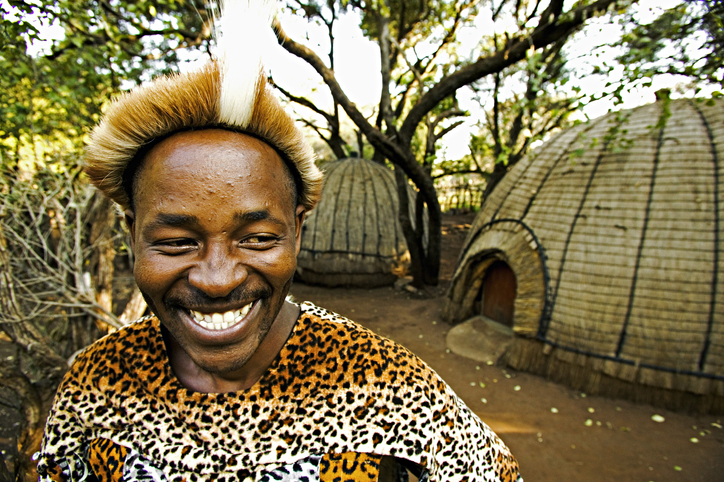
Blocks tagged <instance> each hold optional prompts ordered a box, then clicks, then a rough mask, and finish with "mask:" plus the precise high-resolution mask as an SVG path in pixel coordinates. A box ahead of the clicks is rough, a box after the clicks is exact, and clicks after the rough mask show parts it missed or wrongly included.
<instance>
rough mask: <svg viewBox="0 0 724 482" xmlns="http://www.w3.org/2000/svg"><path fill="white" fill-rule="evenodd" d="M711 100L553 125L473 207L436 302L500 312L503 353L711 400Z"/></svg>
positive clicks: (716, 295)
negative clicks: (551, 134)
mask: <svg viewBox="0 0 724 482" xmlns="http://www.w3.org/2000/svg"><path fill="white" fill-rule="evenodd" d="M722 169H724V102H721V101H717V102H712V101H709V102H708V103H707V102H699V101H695V100H673V101H669V100H661V101H658V102H656V103H654V104H650V105H647V106H643V107H639V108H637V109H633V110H628V111H622V112H619V113H612V114H609V115H607V116H604V117H601V118H599V119H596V120H594V121H591V122H589V123H586V124H581V125H578V126H576V127H574V128H572V129H569V130H567V131H564V132H563V133H561V134H560V135H558V136H557V137H555V138H554V139H552V140H551V141H549V142H548V143H547V144H545V145H544V146H542V147H541V148H539V149H538V150H536V151H535V152H534V153H533V154H531V155H529V156H528V157H527V158H525V159H523V160H521V161H520V162H519V163H518V164H517V165H516V166H514V167H513V168H512V169H511V171H510V172H509V173H508V174H507V175H506V177H505V178H504V179H503V180H502V181H501V183H500V184H499V185H498V186H497V188H496V189H495V190H494V192H493V193H492V194H491V196H490V197H489V199H488V200H487V201H486V202H485V205H484V206H483V209H482V211H481V212H480V213H479V215H478V216H477V217H476V219H475V221H474V224H473V226H472V228H471V232H470V234H469V237H468V239H467V241H466V243H465V246H464V248H463V251H462V253H461V255H460V259H459V260H458V265H457V267H456V271H455V274H454V276H453V279H452V281H451V286H450V290H449V293H448V300H447V303H446V306H445V309H444V316H445V317H446V318H447V320H448V321H450V322H453V323H456V322H461V321H463V320H466V319H467V318H470V317H472V316H475V315H480V314H482V315H485V316H487V317H488V318H493V319H496V320H497V321H499V322H501V323H503V324H508V325H509V326H510V327H512V329H513V330H514V332H515V334H516V341H515V343H514V344H513V345H512V347H511V348H510V349H509V350H508V352H507V354H506V355H505V356H504V360H505V361H506V362H507V364H508V365H510V366H512V367H514V368H517V369H521V370H525V371H531V372H534V373H538V374H543V375H546V376H548V377H550V378H552V379H555V380H556V381H560V382H564V383H566V384H568V385H570V386H573V387H575V388H578V389H581V390H584V391H587V392H589V393H600V394H607V395H612V396H616V397H625V398H631V399H635V400H638V401H641V402H646V403H653V404H658V405H665V406H668V407H670V408H680V409H681V408H683V409H696V410H700V411H714V412H722V411H724V270H722V272H720V268H724V256H723V255H722V254H723V253H722V248H723V247H724V237H723V236H722V228H723V227H724V224H722V221H721V220H720V219H721V217H722V208H723V207H724V202H723V201H724V198H723V196H724V189H722V179H724V177H720V173H721V171H722Z"/></svg>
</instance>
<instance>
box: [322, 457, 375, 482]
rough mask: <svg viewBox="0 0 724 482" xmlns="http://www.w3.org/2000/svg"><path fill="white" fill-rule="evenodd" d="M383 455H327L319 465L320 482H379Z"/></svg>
mask: <svg viewBox="0 0 724 482" xmlns="http://www.w3.org/2000/svg"><path fill="white" fill-rule="evenodd" d="M381 460H382V456H381V455H370V454H358V453H356V452H345V453H343V454H327V455H325V456H324V457H322V460H321V462H320V464H319V482H377V480H378V479H379V475H380V461H381Z"/></svg>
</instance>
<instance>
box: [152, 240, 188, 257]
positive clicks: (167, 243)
mask: <svg viewBox="0 0 724 482" xmlns="http://www.w3.org/2000/svg"><path fill="white" fill-rule="evenodd" d="M154 244H155V245H156V247H157V248H159V249H160V250H162V251H164V252H167V253H170V254H176V253H184V252H186V251H188V250H190V249H194V248H196V246H197V245H198V243H197V242H196V241H194V240H193V239H188V238H179V239H164V240H161V241H158V242H156V243H154Z"/></svg>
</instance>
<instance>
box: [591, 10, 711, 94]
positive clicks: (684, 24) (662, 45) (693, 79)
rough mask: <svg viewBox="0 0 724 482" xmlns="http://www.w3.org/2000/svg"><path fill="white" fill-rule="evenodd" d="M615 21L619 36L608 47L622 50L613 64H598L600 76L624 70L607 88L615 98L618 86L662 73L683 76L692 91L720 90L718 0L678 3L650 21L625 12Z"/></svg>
mask: <svg viewBox="0 0 724 482" xmlns="http://www.w3.org/2000/svg"><path fill="white" fill-rule="evenodd" d="M620 24H621V26H622V29H623V35H622V36H621V38H620V40H618V41H616V42H613V43H612V46H613V47H617V48H620V49H622V50H623V53H622V54H621V55H619V56H618V57H617V58H616V60H617V65H604V66H602V67H600V68H599V72H601V73H603V74H605V75H610V73H612V72H613V71H614V70H615V69H616V68H617V67H618V66H620V67H622V68H623V74H622V76H621V77H622V81H621V82H619V83H617V84H615V85H614V86H615V88H614V90H613V91H612V95H613V96H614V98H615V99H616V100H618V101H619V102H620V101H621V93H622V92H623V90H625V89H629V88H631V86H632V85H637V84H642V85H644V86H650V85H651V83H652V79H653V78H654V77H656V76H658V75H664V74H671V75H677V76H681V77H682V78H685V79H687V80H688V81H689V82H690V85H691V86H692V87H693V88H694V89H695V90H698V89H700V88H701V87H703V86H705V85H710V86H713V87H715V88H718V90H719V91H721V90H722V83H723V82H724V3H722V2H721V1H720V0H690V1H687V2H682V3H680V4H678V5H676V6H674V7H672V8H669V9H666V10H664V11H663V12H662V13H661V15H659V16H657V17H656V18H655V19H653V20H652V21H651V22H649V23H641V22H640V21H638V20H637V18H636V13H635V12H627V13H626V15H625V16H622V17H621V19H620ZM719 95H721V94H719Z"/></svg>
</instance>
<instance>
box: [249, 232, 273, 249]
mask: <svg viewBox="0 0 724 482" xmlns="http://www.w3.org/2000/svg"><path fill="white" fill-rule="evenodd" d="M276 240H277V237H276V236H272V235H264V234H255V235H253V236H248V237H246V238H244V239H242V240H241V244H242V245H243V246H250V247H267V246H271V245H272V244H274V243H275V242H276Z"/></svg>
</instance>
